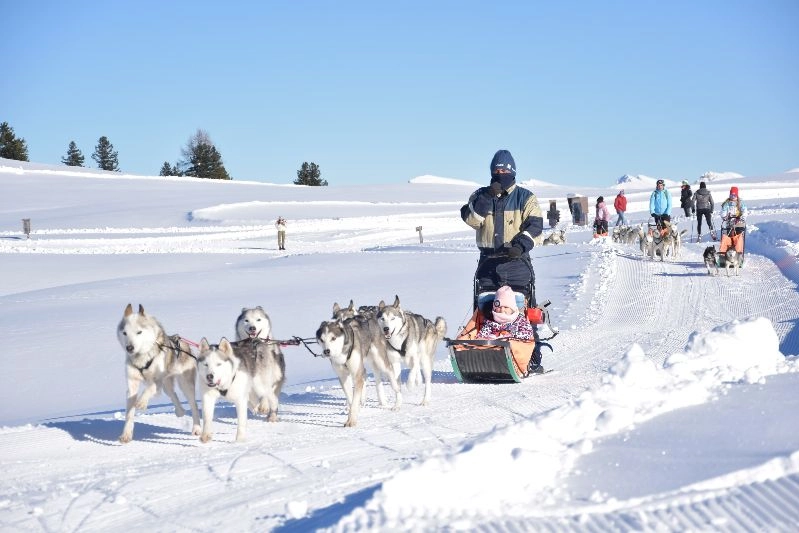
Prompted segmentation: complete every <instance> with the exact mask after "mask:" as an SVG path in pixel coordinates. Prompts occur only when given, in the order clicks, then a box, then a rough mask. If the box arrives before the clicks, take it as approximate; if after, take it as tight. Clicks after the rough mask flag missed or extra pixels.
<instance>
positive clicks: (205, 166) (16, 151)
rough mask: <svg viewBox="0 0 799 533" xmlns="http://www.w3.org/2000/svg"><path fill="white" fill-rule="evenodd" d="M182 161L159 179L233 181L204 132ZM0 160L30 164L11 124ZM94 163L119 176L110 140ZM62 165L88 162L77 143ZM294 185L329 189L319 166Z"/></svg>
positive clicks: (0, 140)
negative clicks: (27, 162)
mask: <svg viewBox="0 0 799 533" xmlns="http://www.w3.org/2000/svg"><path fill="white" fill-rule="evenodd" d="M181 155H182V156H183V159H181V160H179V161H177V162H176V163H175V164H174V165H172V164H170V163H169V161H164V164H163V165H162V166H161V171H160V172H159V176H191V177H196V178H209V179H221V180H230V179H233V178H231V177H230V175H229V174H228V172H227V170H226V169H225V165H224V163H223V162H222V154H220V153H219V150H217V149H216V146H214V143H213V141H211V137H210V135H208V132H206V131H204V130H201V129H200V130H197V132H196V133H195V134H194V135H192V136H191V137H190V138H189V140H188V142H187V143H186V146H185V147H184V148H183V149H181ZM0 157H4V158H6V159H14V160H16V161H29V159H28V145H27V143H26V142H25V139H23V138H18V137H17V136H16V135H15V134H14V128H12V127H11V126H9V125H8V122H3V123H2V124H0ZM92 159H94V161H95V162H96V163H97V168H99V169H102V170H110V171H114V172H119V152H117V151H116V150H114V145H113V144H111V141H109V140H108V137H106V136H102V137H100V139H99V140H98V141H97V145H96V146H95V147H94V153H93V154H92ZM61 162H62V163H63V164H65V165H67V166H71V167H82V166H83V163H84V162H85V157H84V156H83V153H82V152H81V151H80V148H78V145H77V144H76V143H75V141H70V143H69V148H67V153H66V155H65V156H64V157H62V158H61ZM294 184H295V185H314V186H326V185H327V180H323V179H322V177H321V171H320V170H319V165H317V164H316V163H308V162H304V163H303V164H302V166H301V167H300V169H299V170H298V171H297V179H295V180H294Z"/></svg>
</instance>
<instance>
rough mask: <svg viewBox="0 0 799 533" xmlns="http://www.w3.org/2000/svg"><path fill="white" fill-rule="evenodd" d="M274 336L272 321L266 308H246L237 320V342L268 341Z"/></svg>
mask: <svg viewBox="0 0 799 533" xmlns="http://www.w3.org/2000/svg"><path fill="white" fill-rule="evenodd" d="M271 334H272V321H271V320H269V315H267V314H266V311H264V308H263V307H261V306H260V305H259V306H258V307H251V308H248V307H244V308H242V310H241V314H240V315H239V317H238V318H237V319H236V340H240V341H242V340H244V339H255V338H258V339H263V340H268V339H269V335H271Z"/></svg>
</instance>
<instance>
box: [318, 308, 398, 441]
mask: <svg viewBox="0 0 799 533" xmlns="http://www.w3.org/2000/svg"><path fill="white" fill-rule="evenodd" d="M334 309H335V307H334ZM316 342H318V343H319V346H320V347H321V348H322V355H323V356H324V357H327V358H328V359H329V360H330V365H331V366H332V367H333V371H334V372H335V373H336V376H338V379H339V382H340V383H341V388H342V389H343V390H344V395H345V396H346V397H347V404H348V406H349V416H348V417H347V421H346V422H345V423H344V426H345V427H354V426H356V425H357V424H358V413H359V411H360V408H361V406H362V405H363V403H364V399H365V398H364V385H365V382H366V365H365V363H366V362H369V364H370V365H371V366H372V368H373V369H374V372H375V382H376V385H377V395H378V400H379V401H380V405H386V401H385V393H384V391H383V380H382V378H383V377H385V378H387V379H388V381H389V383H390V384H391V388H392V389H393V390H394V394H395V402H394V407H393V409H394V410H397V409H399V408H400V407H401V406H402V393H401V391H400V386H399V381H398V380H397V377H396V374H395V372H394V368H393V366H392V365H391V363H390V361H389V359H388V355H387V352H386V343H385V341H383V339H382V337H381V335H380V332H379V330H378V329H377V322H376V321H374V319H368V318H365V317H361V316H354V317H352V318H348V319H343V320H330V321H326V322H322V323H321V324H320V326H319V329H317V330H316Z"/></svg>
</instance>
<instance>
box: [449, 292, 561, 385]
mask: <svg viewBox="0 0 799 533" xmlns="http://www.w3.org/2000/svg"><path fill="white" fill-rule="evenodd" d="M533 291H534V288H533V286H532V283H530V285H529V286H528V287H527V288H526V290H525V291H524V292H516V291H514V293H515V295H516V303H517V306H518V307H519V309H520V310H521V311H520V312H522V313H524V314H525V315H526V316H527V318H528V320H529V321H530V323H531V324H533V325H542V324H546V325H547V327H548V328H549V329H550V331H551V332H552V335H551V336H550V337H547V338H545V339H543V340H549V339H551V338H553V337H554V336H555V335H557V330H556V329H555V328H552V326H551V325H550V324H549V313H548V312H547V311H546V307H547V306H549V304H550V302H549V301H546V302H545V303H543V304H541V305H538V306H535V307H531V306H529V305H528V302H529V301H530V300H531V295H532V294H533ZM494 294H495V291H482V290H481V288H480V287H479V283H478V280H477V279H475V280H474V299H473V313H472V317H471V319H469V321H468V322H467V323H466V325H465V326H464V327H463V328H462V329H461V332H460V334H459V335H458V337H457V338H455V339H445V340H446V342H447V346H448V347H449V353H450V362H451V363H452V369H453V371H454V372H455V377H456V378H457V379H458V381H459V382H461V383H520V382H521V381H522V379H523V378H525V377H527V375H528V371H527V368H528V365H529V364H530V359H531V358H532V356H533V351H534V350H535V347H536V342H538V343H539V344H540V345H541V346H547V347H549V348H550V349H552V347H551V346H549V344H547V343H546V342H542V339H541V338H539V339H538V340H537V341H536V340H533V339H531V340H529V341H525V340H518V339H512V338H510V337H507V338H502V337H501V338H497V339H478V338H477V333H478V332H479V331H480V328H481V327H482V325H483V323H484V322H485V320H486V318H485V317H486V316H488V317H490V316H491V307H492V304H493V302H494ZM541 346H539V349H540V347H541Z"/></svg>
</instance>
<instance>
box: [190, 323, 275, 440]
mask: <svg viewBox="0 0 799 533" xmlns="http://www.w3.org/2000/svg"><path fill="white" fill-rule="evenodd" d="M197 367H198V369H199V372H200V376H201V379H200V389H201V391H202V398H203V431H202V435H200V440H201V441H202V442H208V441H210V440H211V438H212V437H213V432H212V431H211V426H212V424H213V419H214V407H215V406H216V400H217V399H218V398H219V396H224V397H225V399H227V400H228V401H230V402H231V403H232V404H233V405H235V406H236V418H237V419H238V426H237V428H236V441H243V440H245V438H246V432H247V407H248V406H249V408H250V409H252V411H253V412H254V413H255V414H259V415H267V416H268V418H267V420H269V422H275V421H277V409H278V398H279V396H280V389H281V388H282V387H283V382H284V381H285V374H286V364H285V361H284V359H283V353H282V352H281V351H280V350H274V349H270V344H269V343H267V342H264V341H262V340H260V339H245V340H242V341H238V342H230V341H228V340H227V339H226V338H224V337H222V340H220V341H219V344H209V343H208V340H207V339H206V338H205V337H203V339H202V340H201V341H200V355H199V356H198V357H197Z"/></svg>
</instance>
